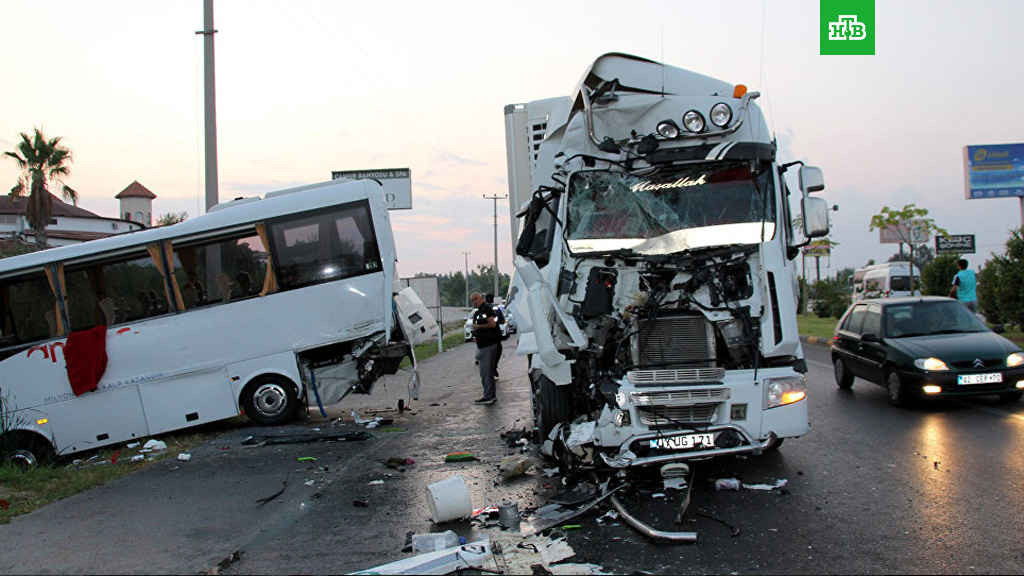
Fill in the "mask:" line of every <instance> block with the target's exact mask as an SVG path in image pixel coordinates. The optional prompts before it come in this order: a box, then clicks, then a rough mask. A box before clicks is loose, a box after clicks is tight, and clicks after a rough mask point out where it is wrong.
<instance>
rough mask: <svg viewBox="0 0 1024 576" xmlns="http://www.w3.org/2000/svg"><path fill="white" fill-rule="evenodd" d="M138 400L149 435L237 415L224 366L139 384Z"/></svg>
mask: <svg viewBox="0 0 1024 576" xmlns="http://www.w3.org/2000/svg"><path fill="white" fill-rule="evenodd" d="M139 396H140V397H141V398H142V408H143V411H144V412H145V414H146V422H147V423H148V424H149V432H150V434H160V433H162V432H168V431H171V430H178V429H180V428H185V427H188V426H196V425H198V424H205V423H207V422H214V421H217V420H223V419H225V418H231V417H233V416H237V415H238V404H237V403H236V402H235V399H234V398H233V397H232V396H231V385H230V384H229V382H228V373H227V370H226V369H225V368H224V367H223V366H221V367H218V368H214V369H212V370H203V371H201V372H190V373H186V374H179V375H176V376H172V377H167V378H161V379H159V380H154V381H151V382H146V383H144V384H140V385H139Z"/></svg>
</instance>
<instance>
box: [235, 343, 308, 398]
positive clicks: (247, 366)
mask: <svg viewBox="0 0 1024 576" xmlns="http://www.w3.org/2000/svg"><path fill="white" fill-rule="evenodd" d="M264 374H279V375H281V376H284V377H286V378H288V379H289V380H291V381H292V382H294V383H295V385H296V386H297V388H296V390H297V392H298V393H299V399H300V400H301V399H303V391H302V375H301V374H300V373H299V364H298V361H297V359H296V357H295V352H293V351H291V350H288V351H286V352H281V353H278V354H270V355H267V356H260V357H259V358H252V359H250V360H244V361H242V362H235V363H234V364H229V365H228V366H227V375H228V378H229V379H230V380H231V396H232V398H234V402H235V408H236V410H235V412H236V413H237V412H238V408H240V406H241V404H240V402H239V400H240V398H241V395H242V390H243V389H244V388H245V385H246V384H248V383H249V382H250V381H252V379H253V378H256V377H257V376H263V375H264Z"/></svg>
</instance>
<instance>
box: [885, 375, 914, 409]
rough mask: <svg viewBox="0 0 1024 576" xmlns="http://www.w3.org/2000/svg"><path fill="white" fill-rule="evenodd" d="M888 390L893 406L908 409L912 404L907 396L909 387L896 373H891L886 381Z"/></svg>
mask: <svg viewBox="0 0 1024 576" xmlns="http://www.w3.org/2000/svg"><path fill="white" fill-rule="evenodd" d="M885 384H886V386H885V387H886V388H887V389H888V390H889V402H890V403H892V405H893V406H899V407H901V408H902V407H906V406H908V405H909V404H910V399H909V397H908V394H907V387H906V385H905V384H904V383H903V380H902V379H901V378H900V375H899V374H897V373H896V372H889V375H888V376H887V377H886V379H885Z"/></svg>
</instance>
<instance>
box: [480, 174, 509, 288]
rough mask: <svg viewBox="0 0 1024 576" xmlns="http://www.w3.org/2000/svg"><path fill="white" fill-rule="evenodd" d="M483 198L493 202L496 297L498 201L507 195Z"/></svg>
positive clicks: (495, 285) (495, 284)
mask: <svg viewBox="0 0 1024 576" xmlns="http://www.w3.org/2000/svg"><path fill="white" fill-rule="evenodd" d="M484 198H486V199H487V200H494V292H493V294H494V297H495V298H497V297H498V200H505V199H506V198H508V194H505V195H504V196H497V195H495V196H488V195H487V194H484Z"/></svg>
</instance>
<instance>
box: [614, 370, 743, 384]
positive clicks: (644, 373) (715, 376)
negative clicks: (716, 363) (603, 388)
mask: <svg viewBox="0 0 1024 576" xmlns="http://www.w3.org/2000/svg"><path fill="white" fill-rule="evenodd" d="M724 378H725V368H675V369H671V370H631V371H630V372H627V373H626V379H627V380H629V383H630V384H632V385H633V386H636V387H638V388H642V387H647V386H673V385H678V384H697V383H701V382H705V383H715V384H718V383H721V382H722V380H723V379H724Z"/></svg>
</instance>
